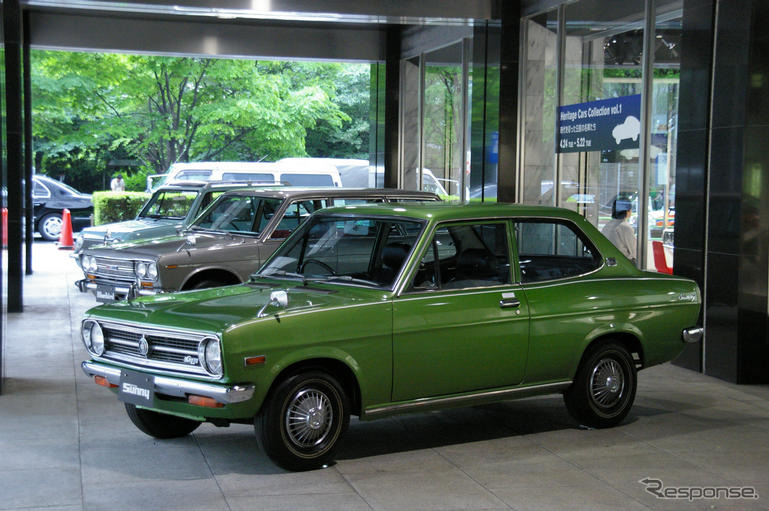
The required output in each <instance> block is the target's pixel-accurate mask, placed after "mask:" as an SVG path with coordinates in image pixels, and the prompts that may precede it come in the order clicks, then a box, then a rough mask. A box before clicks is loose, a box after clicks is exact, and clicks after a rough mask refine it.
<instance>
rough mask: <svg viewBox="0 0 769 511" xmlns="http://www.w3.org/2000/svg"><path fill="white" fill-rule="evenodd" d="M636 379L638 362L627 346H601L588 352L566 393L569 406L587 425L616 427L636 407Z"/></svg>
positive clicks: (575, 415)
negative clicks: (634, 359)
mask: <svg viewBox="0 0 769 511" xmlns="http://www.w3.org/2000/svg"><path fill="white" fill-rule="evenodd" d="M636 382H637V377H636V369H635V363H634V362H633V357H632V356H631V355H630V353H628V351H627V349H625V348H624V347H623V346H622V345H620V344H617V343H607V344H602V345H599V346H597V347H596V348H594V349H592V350H590V351H589V352H588V353H587V354H586V355H585V357H584V358H583V360H582V364H581V365H580V366H579V368H578V369H577V375H576V377H575V378H574V382H573V383H572V385H571V387H569V388H568V389H567V390H566V392H564V401H566V408H567V409H568V410H569V413H570V414H571V415H572V417H574V418H575V419H576V420H577V421H579V422H580V423H581V424H584V425H586V426H590V427H593V428H608V427H611V426H615V425H617V424H619V423H620V422H621V421H622V419H624V418H625V416H626V415H627V414H628V412H629V411H630V408H631V407H632V406H633V400H634V399H635V392H636Z"/></svg>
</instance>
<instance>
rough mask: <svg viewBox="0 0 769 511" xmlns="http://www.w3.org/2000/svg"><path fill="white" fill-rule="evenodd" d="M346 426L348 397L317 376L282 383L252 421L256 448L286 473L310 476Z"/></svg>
mask: <svg viewBox="0 0 769 511" xmlns="http://www.w3.org/2000/svg"><path fill="white" fill-rule="evenodd" d="M349 423H350V415H349V401H348V398H347V395H346V394H345V392H344V390H343V389H342V386H341V385H340V384H339V382H338V381H337V380H336V379H335V378H334V377H333V376H331V375H329V374H326V373H324V372H322V371H307V372H305V373H299V374H295V375H293V376H290V377H288V378H286V379H285V380H283V381H282V382H281V383H279V384H278V386H277V387H276V388H275V390H274V391H273V392H272V394H271V395H270V397H269V399H268V400H267V401H266V402H265V404H264V405H263V407H262V411H261V412H260V413H259V415H257V416H256V419H255V420H254V426H255V430H256V437H257V441H258V442H259V447H260V448H261V449H262V450H263V451H264V452H265V453H266V454H267V455H268V456H269V457H270V458H271V459H272V460H273V461H274V462H275V463H277V464H278V465H280V466H281V467H283V468H285V469H288V470H311V469H315V468H320V467H322V466H323V465H325V464H327V463H328V462H329V461H331V459H332V458H333V456H334V453H335V451H336V448H337V446H338V444H339V440H340V439H341V438H342V436H343V435H344V433H345V431H346V430H347V426H348V425H349Z"/></svg>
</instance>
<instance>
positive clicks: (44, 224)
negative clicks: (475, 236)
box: [37, 213, 63, 241]
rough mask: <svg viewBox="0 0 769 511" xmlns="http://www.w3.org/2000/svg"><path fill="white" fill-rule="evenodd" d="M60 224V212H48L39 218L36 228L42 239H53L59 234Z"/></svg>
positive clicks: (56, 238) (57, 237)
mask: <svg viewBox="0 0 769 511" xmlns="http://www.w3.org/2000/svg"><path fill="white" fill-rule="evenodd" d="M62 225H63V222H62V221H61V214H57V213H48V214H47V215H45V216H44V217H43V218H41V219H40V222H39V223H38V224H37V230H38V232H39V233H40V236H42V237H43V239H44V240H47V241H55V240H58V239H59V236H60V235H61V227H62Z"/></svg>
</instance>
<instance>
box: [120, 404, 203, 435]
mask: <svg viewBox="0 0 769 511" xmlns="http://www.w3.org/2000/svg"><path fill="white" fill-rule="evenodd" d="M125 411H126V412H127V413H128V417H129V418H130V419H131V422H133V423H134V426H136V427H137V428H139V430H141V431H142V432H143V433H146V434H148V435H150V436H154V437H155V438H178V437H182V436H187V435H189V434H190V433H192V432H193V431H195V430H196V429H197V428H198V426H200V424H201V422H200V421H195V420H192V419H185V418H184V417H177V416H175V415H167V414H165V413H158V412H153V411H152V410H145V409H144V408H137V407H136V406H134V405H132V404H129V403H126V404H125Z"/></svg>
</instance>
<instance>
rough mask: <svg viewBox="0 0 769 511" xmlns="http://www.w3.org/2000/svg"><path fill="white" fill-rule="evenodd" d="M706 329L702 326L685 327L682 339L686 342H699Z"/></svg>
mask: <svg viewBox="0 0 769 511" xmlns="http://www.w3.org/2000/svg"><path fill="white" fill-rule="evenodd" d="M704 332H705V329H704V328H702V327H701V326H694V327H691V328H684V329H683V331H682V332H681V340H682V341H684V342H697V341H699V340H700V339H702V334H703V333H704Z"/></svg>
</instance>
